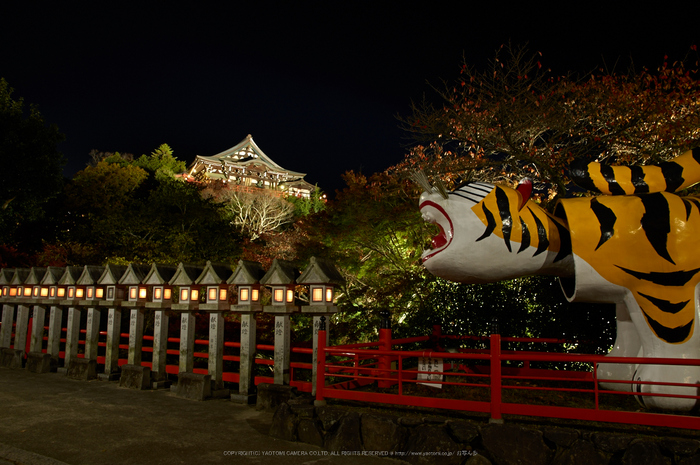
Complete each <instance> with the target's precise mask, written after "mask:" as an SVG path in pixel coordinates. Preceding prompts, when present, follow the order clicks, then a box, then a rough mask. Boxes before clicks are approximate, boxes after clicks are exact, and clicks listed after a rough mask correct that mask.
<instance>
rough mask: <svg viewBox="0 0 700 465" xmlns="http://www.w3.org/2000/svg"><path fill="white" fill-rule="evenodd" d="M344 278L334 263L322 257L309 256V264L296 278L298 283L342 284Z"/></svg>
mask: <svg viewBox="0 0 700 465" xmlns="http://www.w3.org/2000/svg"><path fill="white" fill-rule="evenodd" d="M344 282H345V278H343V276H342V275H341V274H340V272H339V271H338V270H337V269H336V267H335V265H333V263H331V262H330V261H328V260H325V259H322V258H316V257H311V260H310V261H309V266H307V267H306V269H305V270H304V272H303V273H302V274H301V276H299V278H298V279H297V283H299V284H343V283H344Z"/></svg>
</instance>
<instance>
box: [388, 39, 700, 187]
mask: <svg viewBox="0 0 700 465" xmlns="http://www.w3.org/2000/svg"><path fill="white" fill-rule="evenodd" d="M692 52H695V50H692ZM688 63H691V61H690V60H684V61H674V62H670V61H669V60H668V57H664V61H663V63H662V64H661V65H660V66H659V67H658V68H657V69H656V70H649V69H642V70H640V71H634V70H630V71H629V72H626V73H622V74H618V73H615V72H607V71H605V70H602V69H601V70H597V71H595V72H591V73H588V74H585V75H583V76H580V75H574V74H566V75H561V76H559V75H554V74H553V73H552V72H551V70H549V69H548V68H546V67H545V66H543V57H542V56H541V54H540V53H530V52H528V51H527V49H525V48H514V47H509V46H503V47H502V48H501V49H499V50H498V51H497V53H496V56H495V58H494V59H492V60H491V61H489V62H488V64H487V66H486V67H485V68H483V69H481V70H477V69H476V68H474V67H471V66H469V65H467V64H464V65H462V67H461V70H460V75H459V78H458V79H457V81H456V82H454V83H449V84H448V83H445V85H444V87H443V88H439V89H438V88H436V89H435V90H436V91H437V93H438V96H439V98H440V100H441V104H438V105H435V104H430V103H427V102H422V103H420V104H415V105H414V106H413V113H412V114H411V115H410V116H409V117H406V118H404V119H403V120H402V121H403V126H404V128H405V129H406V130H407V131H409V132H410V133H411V134H412V135H413V136H414V137H415V139H416V141H417V145H416V146H415V147H414V148H413V149H412V150H411V152H410V154H409V155H408V157H407V158H406V160H405V161H404V162H403V163H402V164H401V165H399V166H398V167H397V171H401V170H412V169H416V168H420V169H424V170H426V171H427V172H428V173H429V174H432V175H436V176H440V177H442V178H443V179H444V180H445V181H448V182H452V183H454V182H459V181H460V180H467V179H480V180H489V181H502V182H508V183H515V182H517V181H518V180H519V179H520V178H522V177H524V176H529V177H531V178H533V179H534V180H535V181H536V182H539V184H540V186H543V185H546V186H547V187H548V189H549V194H550V196H553V195H555V194H559V195H564V194H565V193H566V192H567V184H568V180H567V177H566V173H567V169H568V167H569V165H570V164H571V162H572V161H573V160H575V159H581V158H583V159H586V160H598V161H607V162H613V163H619V164H627V165H630V164H646V163H651V162H658V161H660V160H664V159H669V158H672V157H674V156H676V155H679V154H680V153H681V152H682V151H684V150H686V149H688V148H691V147H695V146H698V145H700V81H698V74H697V71H698V63H697V61H695V62H692V66H689V64H688Z"/></svg>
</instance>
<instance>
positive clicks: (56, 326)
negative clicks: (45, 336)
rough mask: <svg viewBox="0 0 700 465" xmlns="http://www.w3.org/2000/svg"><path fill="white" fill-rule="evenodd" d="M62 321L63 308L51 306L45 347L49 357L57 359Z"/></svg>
mask: <svg viewBox="0 0 700 465" xmlns="http://www.w3.org/2000/svg"><path fill="white" fill-rule="evenodd" d="M62 323H63V309H62V308H61V307H56V306H55V305H53V306H51V312H50V316H49V341H48V345H47V347H46V352H47V353H48V354H49V355H51V358H53V359H55V360H58V359H59V358H60V355H59V352H60V350H61V324H62Z"/></svg>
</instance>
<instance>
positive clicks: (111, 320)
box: [105, 308, 122, 375]
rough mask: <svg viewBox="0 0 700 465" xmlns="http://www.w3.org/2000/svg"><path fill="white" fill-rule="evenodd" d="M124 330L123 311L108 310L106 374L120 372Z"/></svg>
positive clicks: (117, 309) (118, 309)
mask: <svg viewBox="0 0 700 465" xmlns="http://www.w3.org/2000/svg"><path fill="white" fill-rule="evenodd" d="M121 330H122V311H121V309H120V308H110V309H108V310H107V346H106V348H105V374H107V375H111V374H112V373H116V372H118V371H119V342H120V340H121Z"/></svg>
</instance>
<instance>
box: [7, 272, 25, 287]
mask: <svg viewBox="0 0 700 465" xmlns="http://www.w3.org/2000/svg"><path fill="white" fill-rule="evenodd" d="M27 276H29V268H15V274H14V275H13V276H12V281H10V284H13V285H15V286H16V285H19V284H24V281H25V280H26V279H27Z"/></svg>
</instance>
